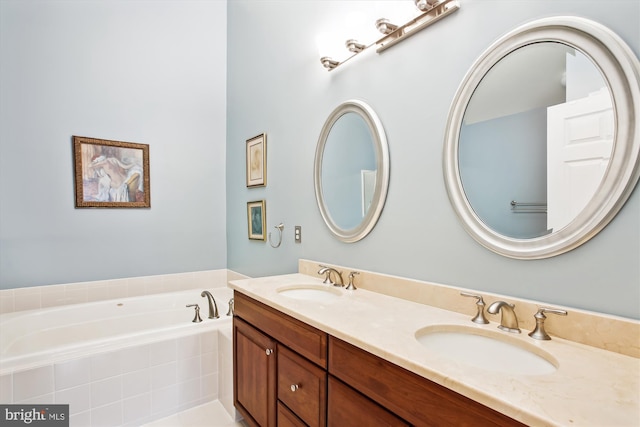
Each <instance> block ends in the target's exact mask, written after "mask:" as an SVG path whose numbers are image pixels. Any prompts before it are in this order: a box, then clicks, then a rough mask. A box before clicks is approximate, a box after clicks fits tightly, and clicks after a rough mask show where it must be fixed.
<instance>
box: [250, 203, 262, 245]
mask: <svg viewBox="0 0 640 427" xmlns="http://www.w3.org/2000/svg"><path fill="white" fill-rule="evenodd" d="M265 205H266V202H265V201H264V200H257V201H255V202H248V203H247V225H248V229H249V239H250V240H263V241H264V240H267V231H266V228H267V227H266V224H267V218H266V210H265Z"/></svg>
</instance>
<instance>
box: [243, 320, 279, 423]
mask: <svg viewBox="0 0 640 427" xmlns="http://www.w3.org/2000/svg"><path fill="white" fill-rule="evenodd" d="M233 331H234V340H233V342H234V353H233V358H234V364H233V365H234V369H233V379H234V388H233V389H234V390H233V393H234V404H235V406H236V408H237V409H238V411H239V412H240V413H241V414H242V416H243V417H244V418H245V420H246V421H247V422H248V423H249V424H250V425H252V426H259V427H275V426H276V386H277V382H276V354H275V352H276V342H275V341H274V340H273V339H271V338H270V337H269V336H267V335H264V334H263V333H261V332H259V331H258V330H257V329H255V328H253V327H252V326H251V325H249V324H248V323H245V322H243V321H242V320H240V319H239V318H237V317H236V318H234V319H233Z"/></svg>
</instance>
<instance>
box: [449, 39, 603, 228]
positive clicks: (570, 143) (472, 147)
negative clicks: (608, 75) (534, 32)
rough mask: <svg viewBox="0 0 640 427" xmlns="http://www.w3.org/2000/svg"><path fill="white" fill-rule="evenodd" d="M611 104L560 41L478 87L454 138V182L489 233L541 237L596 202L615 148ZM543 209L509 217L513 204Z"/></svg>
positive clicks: (599, 80) (509, 59) (513, 60)
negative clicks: (456, 139)
mask: <svg viewBox="0 0 640 427" xmlns="http://www.w3.org/2000/svg"><path fill="white" fill-rule="evenodd" d="M614 125H615V122H614V116H613V106H612V98H611V94H610V92H609V89H608V87H607V84H606V82H605V80H604V78H603V77H602V74H601V72H600V70H599V69H598V68H597V67H596V66H595V64H594V63H593V62H592V61H591V60H590V59H589V58H588V57H587V56H585V55H584V54H583V53H581V52H580V51H578V50H577V49H575V48H572V47H571V46H567V45H565V44H562V43H558V42H544V43H532V44H529V45H525V46H522V47H520V48H518V49H516V50H514V51H513V52H511V53H509V54H508V55H506V56H505V57H503V58H502V59H501V60H500V61H499V62H497V63H496V65H495V66H493V67H492V68H491V69H490V70H489V71H488V72H487V73H486V75H485V76H484V77H483V78H482V80H481V82H480V84H479V85H478V87H477V88H476V89H475V91H474V92H473V95H472V97H471V99H470V101H469V103H468V106H467V108H466V110H465V114H464V119H463V123H462V126H461V129H460V141H459V152H458V162H459V169H460V179H461V181H462V186H463V188H464V193H465V195H466V198H467V200H468V201H469V204H470V205H471V207H472V209H473V210H474V212H475V213H476V215H478V217H479V218H480V219H481V220H482V221H483V222H484V223H485V224H486V225H487V226H489V227H490V228H492V229H493V230H494V231H496V232H498V233H500V234H502V235H505V236H509V237H513V238H518V239H528V238H535V237H540V236H544V235H546V234H549V233H551V232H554V231H558V230H560V229H562V228H563V227H565V226H566V225H568V224H569V223H570V222H571V221H573V219H575V217H576V216H577V215H578V214H579V213H580V212H581V211H582V210H583V209H584V207H585V206H586V205H587V203H588V202H589V201H590V200H591V198H592V197H593V195H594V194H595V193H596V191H597V188H598V186H599V185H600V182H601V181H602V179H603V176H604V173H605V171H606V169H607V165H608V162H609V158H610V156H611V152H612V149H613V140H614V136H615V135H614ZM512 200H516V201H518V202H520V203H536V204H537V203H541V204H542V205H545V204H546V205H547V209H546V210H545V209H536V210H524V211H521V212H524V213H518V212H519V211H517V210H514V209H513V207H512V205H511V201H512Z"/></svg>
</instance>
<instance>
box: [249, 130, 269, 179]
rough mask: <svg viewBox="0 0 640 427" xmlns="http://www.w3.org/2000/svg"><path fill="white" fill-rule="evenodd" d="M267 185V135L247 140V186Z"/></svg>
mask: <svg viewBox="0 0 640 427" xmlns="http://www.w3.org/2000/svg"><path fill="white" fill-rule="evenodd" d="M266 185H267V135H266V134H264V133H262V134H260V135H258V136H254V137H253V138H251V139H248V140H247V187H265V186H266Z"/></svg>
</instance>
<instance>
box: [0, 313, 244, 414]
mask: <svg viewBox="0 0 640 427" xmlns="http://www.w3.org/2000/svg"><path fill="white" fill-rule="evenodd" d="M227 326H228V327H227V328H226V329H229V330H220V331H218V330H209V331H206V332H203V333H198V334H194V335H190V336H184V337H180V338H176V339H169V340H165V341H159V342H154V343H149V344H144V345H139V346H134V347H128V348H124V349H121V350H116V351H112V352H108V353H100V354H95V355H91V356H87V357H81V358H77V359H73V360H68V361H64V362H60V363H53V364H49V365H46V366H41V367H38V368H35V369H28V370H25V371H20V372H14V373H12V374H8V375H3V376H1V377H0V402H3V403H38V404H46V403H64V404H69V405H70V406H69V410H70V425H71V426H77V427H90V426H102V425H108V426H112V427H116V426H138V425H140V424H142V423H146V422H149V421H152V420H156V419H159V418H162V417H165V416H167V415H170V414H173V413H176V412H179V411H182V410H185V409H187V408H192V407H195V406H197V405H200V404H203V403H205V402H209V401H212V400H216V399H219V398H221V397H222V396H225V399H226V403H225V402H223V400H222V399H221V403H223V405H224V407H225V409H226V410H227V411H229V405H230V404H229V402H228V400H229V399H228V396H229V395H230V394H232V391H231V390H228V388H230V387H232V385H230V381H229V379H228V377H229V376H230V375H231V372H223V370H225V369H229V366H228V362H224V360H227V359H230V358H231V356H230V354H231V352H232V346H231V341H230V339H229V336H230V334H231V330H230V327H231V323H230V322H228V324H227ZM231 406H232V403H231ZM229 413H230V414H235V411H229Z"/></svg>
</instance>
